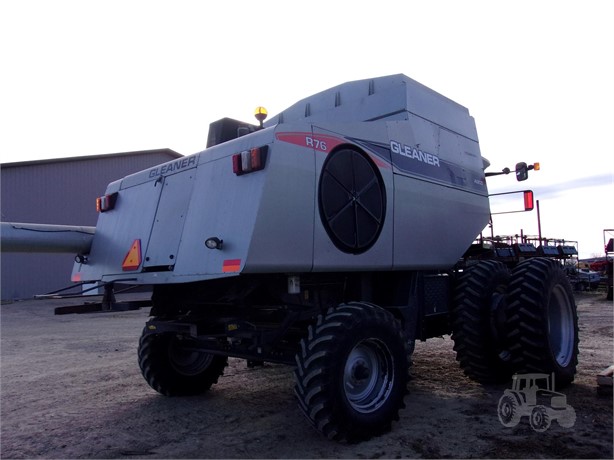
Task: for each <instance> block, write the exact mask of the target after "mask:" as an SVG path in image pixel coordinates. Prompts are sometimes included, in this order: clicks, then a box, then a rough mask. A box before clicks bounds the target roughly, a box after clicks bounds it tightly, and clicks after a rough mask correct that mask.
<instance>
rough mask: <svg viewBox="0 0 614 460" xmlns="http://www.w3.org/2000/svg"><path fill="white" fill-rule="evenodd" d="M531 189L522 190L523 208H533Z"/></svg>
mask: <svg viewBox="0 0 614 460" xmlns="http://www.w3.org/2000/svg"><path fill="white" fill-rule="evenodd" d="M533 206H534V204H533V190H525V191H524V210H525V211H532V210H533Z"/></svg>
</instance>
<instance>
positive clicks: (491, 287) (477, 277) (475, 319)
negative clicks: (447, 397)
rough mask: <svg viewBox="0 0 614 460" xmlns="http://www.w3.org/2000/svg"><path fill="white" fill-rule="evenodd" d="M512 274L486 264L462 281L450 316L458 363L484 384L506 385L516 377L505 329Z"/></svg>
mask: <svg viewBox="0 0 614 460" xmlns="http://www.w3.org/2000/svg"><path fill="white" fill-rule="evenodd" d="M508 282H509V271H508V269H507V267H506V266H505V265H503V264H502V263H501V262H498V261H494V260H485V261H481V262H479V263H477V264H476V265H473V266H471V267H469V268H468V269H466V270H465V271H464V272H463V273H462V274H461V275H460V276H459V278H458V281H457V283H456V287H455V290H454V304H453V308H452V311H451V312H450V320H451V325H452V339H453V340H454V351H456V359H457V361H458V362H459V363H460V366H461V368H462V369H463V371H464V372H465V374H466V375H467V376H468V377H469V378H471V379H473V380H475V381H477V382H480V383H492V382H505V381H507V380H509V379H510V377H511V376H512V373H513V370H512V368H511V365H510V364H511V363H510V362H509V359H510V355H509V352H508V351H507V347H506V346H505V343H504V334H503V333H502V330H501V329H502V327H503V325H504V322H505V321H504V318H503V317H502V315H503V314H504V312H505V291H506V289H507V284H508Z"/></svg>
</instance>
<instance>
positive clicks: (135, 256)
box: [122, 240, 141, 271]
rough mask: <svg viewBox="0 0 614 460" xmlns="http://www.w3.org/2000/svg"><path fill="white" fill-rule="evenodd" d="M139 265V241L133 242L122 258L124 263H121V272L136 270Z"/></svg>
mask: <svg viewBox="0 0 614 460" xmlns="http://www.w3.org/2000/svg"><path fill="white" fill-rule="evenodd" d="M140 265H141V240H134V243H132V247H131V248H130V250H129V251H128V254H126V257H124V262H123V263H122V270H124V271H130V270H136V269H138V268H139V266H140Z"/></svg>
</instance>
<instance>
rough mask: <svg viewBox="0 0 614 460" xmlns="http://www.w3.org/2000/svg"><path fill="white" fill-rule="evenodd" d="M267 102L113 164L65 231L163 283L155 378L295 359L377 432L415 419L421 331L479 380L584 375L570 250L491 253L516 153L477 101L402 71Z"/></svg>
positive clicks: (210, 378)
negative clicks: (408, 405)
mask: <svg viewBox="0 0 614 460" xmlns="http://www.w3.org/2000/svg"><path fill="white" fill-rule="evenodd" d="M257 115H258V117H257V118H258V119H259V122H260V123H259V124H255V125H252V124H246V123H242V122H239V121H236V120H232V119H228V118H225V119H222V120H219V121H217V122H215V123H212V125H211V127H210V130H209V138H208V145H207V149H206V150H204V151H203V152H200V153H197V154H195V155H192V156H188V157H185V158H182V159H179V160H174V161H172V162H169V163H166V164H163V165H160V166H157V167H154V168H151V169H148V170H145V171H141V172H138V173H136V174H132V175H130V176H127V177H125V178H123V179H121V180H118V181H116V182H113V183H111V184H109V186H108V188H107V190H106V192H105V193H104V195H102V196H101V197H100V198H98V200H97V207H98V211H99V212H100V214H99V219H98V223H97V225H96V229H95V232H94V231H93V230H90V229H87V230H85V233H86V234H87V235H84V234H83V232H80V231H79V233H78V234H79V235H80V237H81V236H82V237H84V238H85V239H88V238H91V244H89V243H85V244H84V243H83V242H82V241H79V242H78V243H76V242H75V243H74V244H73V243H68V238H66V240H64V238H63V237H61V236H60V235H61V234H56V235H55V236H56V238H58V240H57V241H56V242H54V243H51V242H50V243H49V245H50V246H53V248H55V249H60V246H61V247H62V250H65V249H71V250H73V251H74V252H75V253H77V256H76V263H75V266H74V270H73V273H72V280H73V281H74V282H88V283H102V284H104V285H106V286H112V285H113V284H130V285H135V284H136V285H151V286H152V289H153V295H152V299H151V302H150V304H151V306H152V307H151V312H150V315H151V319H150V320H149V321H148V322H147V324H146V325H145V328H144V330H143V334H142V336H141V339H140V343H139V350H138V360H139V364H140V367H141V370H142V373H143V376H144V378H145V380H146V381H147V382H148V383H149V385H150V386H151V387H152V388H154V389H155V390H156V391H158V392H160V393H162V394H164V395H168V396H175V395H192V394H198V393H202V392H205V391H207V390H208V389H209V388H210V387H211V386H212V385H213V384H215V383H216V382H217V381H218V378H219V377H220V376H221V375H222V374H223V372H224V368H225V367H226V366H227V364H228V357H239V358H244V359H247V360H249V361H251V362H264V361H269V362H278V363H285V364H288V365H290V366H292V367H293V368H294V373H295V377H296V386H295V392H296V396H297V398H298V403H299V406H300V408H301V409H302V411H303V412H304V414H305V415H306V417H307V418H308V419H309V421H310V422H311V423H312V424H313V426H314V427H315V428H316V429H317V430H318V431H320V432H321V433H323V434H324V435H325V436H327V437H328V438H330V439H338V440H344V439H345V440H360V439H366V438H369V437H371V436H374V435H378V434H381V433H384V432H386V431H388V430H389V429H390V427H391V424H392V422H393V421H394V420H398V413H399V410H400V409H401V408H403V407H404V398H405V396H406V394H407V385H408V381H409V367H410V363H411V360H410V356H411V354H412V352H413V350H414V343H415V341H416V340H426V339H428V338H430V337H436V336H441V335H443V334H450V333H451V334H452V338H453V339H454V342H455V345H454V349H455V350H456V353H457V359H458V361H459V362H460V365H461V367H462V368H463V370H464V371H465V373H466V374H467V375H468V376H470V377H471V378H473V379H475V380H477V381H479V382H503V381H509V379H510V378H511V376H512V375H513V374H514V373H517V372H540V373H547V374H552V373H554V375H555V378H556V381H557V382H559V384H564V383H570V382H571V381H572V380H573V379H574V375H575V373H576V364H577V358H578V322H577V315H576V305H575V303H574V299H573V296H572V292H571V287H570V285H569V282H568V280H567V278H566V276H565V273H564V272H563V270H562V268H561V266H560V264H559V263H558V262H557V261H556V260H553V259H549V258H541V257H533V258H530V259H527V260H525V261H523V262H521V263H518V264H516V265H515V266H513V267H511V268H510V267H509V266H508V265H506V264H504V263H503V262H501V261H499V260H497V259H496V258H494V257H490V256H488V257H486V258H485V256H484V254H481V253H480V254H478V255H477V256H475V255H472V254H473V253H474V252H475V248H472V247H471V246H472V242H473V241H474V239H475V238H476V236H477V235H479V234H480V232H481V231H482V229H484V227H485V226H486V225H487V224H488V222H489V219H490V208H489V196H488V189H487V185H486V177H487V176H490V175H498V174H507V173H509V172H510V170H509V169H507V168H506V169H505V170H503V171H501V172H495V173H486V174H485V172H484V170H485V169H486V168H487V167H488V165H489V163H488V161H487V160H485V159H484V158H483V157H482V155H481V153H480V147H479V143H478V136H477V131H476V127H475V122H474V120H473V118H472V117H471V116H470V115H469V112H468V110H467V109H466V108H465V107H462V106H461V105H459V104H457V103H455V102H453V101H451V100H450V99H447V98H446V97H444V96H442V95H440V94H438V93H436V92H435V91H432V90H431V89H429V88H427V87H425V86H423V85H421V84H419V83H417V82H416V81H414V80H412V79H410V78H408V77H406V76H404V75H393V76H387V77H381V78H374V79H368V80H362V81H354V82H349V83H345V84H342V85H339V86H337V87H334V88H331V89H328V90H326V91H323V92H321V93H318V94H315V95H313V96H311V97H308V98H306V99H303V100H301V101H299V102H297V103H296V104H294V105H292V106H291V107H289V108H288V109H287V110H284V111H283V112H282V113H280V114H279V115H277V116H275V117H273V118H272V119H271V120H269V121H267V122H266V123H263V120H264V118H265V116H266V115H265V111H264V110H258V113H257ZM530 169H533V166H527V165H526V164H525V163H519V164H518V165H517V166H516V168H515V171H512V172H515V174H516V178H517V179H518V180H521V181H522V180H525V179H527V175H528V170H530ZM7 225H9V224H3V238H4V234H5V229H6V228H8V227H7ZM13 228H14V227H13ZM56 230H61V228H58V227H56ZM73 230H74V229H71V231H73ZM31 235H32V236H28V237H27V238H26V239H27V241H21V242H20V243H19V244H18V243H13V244H7V243H6V242H5V240H4V239H3V250H7V249H11V247H13V248H16V247H19V246H20V245H21V246H23V245H26V246H27V245H29V244H31V243H35V242H37V241H38V238H39V237H38V236H36V237H33V235H37V234H35V233H31ZM66 235H70V233H67V234H66ZM71 237H74V235H71ZM16 240H18V241H19V240H20V238H19V237H17V238H16ZM66 246H68V247H66ZM39 247H40V246H39ZM478 253H479V251H478ZM203 410H204V409H203Z"/></svg>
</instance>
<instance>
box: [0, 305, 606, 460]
mask: <svg viewBox="0 0 614 460" xmlns="http://www.w3.org/2000/svg"><path fill="white" fill-rule="evenodd" d="M72 302H74V301H72ZM70 303H71V302H70V301H68V300H53V301H49V300H45V301H42V300H37V301H26V302H17V303H13V304H8V305H2V307H1V309H0V312H1V316H0V320H1V323H0V326H1V349H0V351H1V355H0V356H1V361H0V364H1V368H0V370H1V387H0V391H1V393H0V395H1V407H0V410H1V411H0V424H1V438H0V442H1V448H0V449H1V450H0V456H1V457H2V458H610V459H611V458H612V456H613V451H612V439H613V432H612V426H613V419H612V397H611V395H609V396H599V395H598V394H597V385H596V380H595V375H596V374H597V373H598V372H599V371H601V370H602V369H604V368H605V367H607V366H608V365H610V364H613V363H614V343H613V335H614V334H613V327H612V326H613V305H612V302H611V301H606V300H605V295H604V294H602V293H599V294H579V295H578V296H577V303H578V311H579V318H580V334H581V335H580V339H581V342H580V363H579V366H578V375H577V377H576V381H575V383H574V384H573V385H572V386H570V387H567V388H565V389H561V392H563V393H564V394H565V395H566V396H567V399H568V404H569V405H571V406H572V407H574V409H575V411H576V414H577V420H576V423H575V425H574V426H573V427H572V428H562V427H560V426H559V425H558V424H557V423H556V422H554V423H553V424H552V426H551V427H550V428H549V429H548V430H547V431H545V432H543V433H537V432H535V431H534V430H533V429H532V428H531V427H530V426H529V423H528V421H527V420H526V417H525V418H523V420H522V421H521V423H520V424H519V425H518V426H516V427H514V428H505V427H503V425H501V423H500V422H499V420H498V418H497V402H498V400H499V398H500V397H501V395H502V394H503V390H504V389H505V385H501V386H489V387H483V386H480V385H478V384H476V383H474V382H472V381H470V380H468V379H467V378H466V377H464V375H463V373H462V372H461V371H460V369H459V367H458V365H457V363H456V361H455V356H454V352H453V351H452V342H451V340H450V338H449V337H445V338H437V339H431V340H429V341H427V342H425V343H418V344H417V346H416V352H415V354H414V366H413V368H412V377H413V378H412V381H411V383H410V395H409V396H408V397H407V399H406V404H407V408H406V409H404V410H403V411H401V419H400V421H399V422H398V423H395V424H394V425H393V429H392V431H391V432H390V433H388V434H386V435H384V436H381V437H378V438H375V439H372V440H370V441H366V442H363V443H360V444H340V443H336V442H331V441H328V440H326V439H324V438H323V437H322V436H321V435H320V434H319V433H317V432H316V431H315V430H314V429H312V428H311V427H310V425H309V424H308V423H307V421H306V420H305V419H304V418H303V416H302V415H301V413H300V412H299V409H298V408H297V406H296V402H295V399H294V395H293V378H292V372H291V369H290V368H289V367H286V366H281V365H271V364H267V365H266V366H265V367H263V368H254V369H249V368H247V366H246V363H245V361H243V360H235V359H233V360H231V363H230V366H229V367H228V368H227V370H226V373H225V375H224V376H223V377H222V378H221V379H220V381H219V383H218V384H217V385H215V386H214V387H213V389H212V390H211V391H210V392H208V393H207V394H205V395H203V396H198V397H190V398H187V397H186V398H166V397H163V396H160V395H158V394H157V393H155V392H154V391H153V390H152V389H151V388H150V387H149V386H148V385H147V384H146V382H145V381H144V380H143V378H142V376H141V374H140V371H139V368H138V364H137V361H136V346H137V342H138V338H139V336H140V333H141V329H142V327H143V324H144V323H145V321H146V319H147V314H148V310H149V309H142V310H137V311H130V312H122V313H94V314H88V315H65V316H54V315H53V308H54V307H56V306H59V305H67V304H70Z"/></svg>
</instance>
